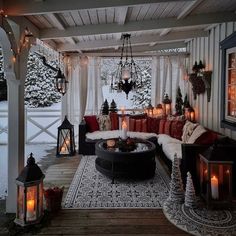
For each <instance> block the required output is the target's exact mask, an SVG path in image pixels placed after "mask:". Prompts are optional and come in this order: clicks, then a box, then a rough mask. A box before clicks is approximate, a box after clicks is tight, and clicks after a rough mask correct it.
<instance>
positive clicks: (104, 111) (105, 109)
mask: <svg viewBox="0 0 236 236" xmlns="http://www.w3.org/2000/svg"><path fill="white" fill-rule="evenodd" d="M108 114H109V104H108V101H107V99H105V102H104V103H103V105H102V115H108Z"/></svg>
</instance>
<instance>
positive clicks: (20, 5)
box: [3, 0, 192, 16]
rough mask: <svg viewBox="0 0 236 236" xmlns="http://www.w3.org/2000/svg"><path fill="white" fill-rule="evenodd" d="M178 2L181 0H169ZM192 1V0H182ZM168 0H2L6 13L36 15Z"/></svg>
mask: <svg viewBox="0 0 236 236" xmlns="http://www.w3.org/2000/svg"><path fill="white" fill-rule="evenodd" d="M171 1H172V2H173V1H175V2H178V1H183V0H171ZM184 1H192V0H184ZM161 2H170V0H113V1H111V0H99V1H97V0H96V1H95V0H86V1H80V0H79V1H78V0H66V1H64V0H47V1H43V0H41V1H25V0H17V1H16V0H3V6H4V11H5V13H6V14H8V15H14V16H16V15H37V14H46V13H62V12H66V11H72V10H83V9H95V8H109V7H124V6H136V5H143V4H150V3H161Z"/></svg>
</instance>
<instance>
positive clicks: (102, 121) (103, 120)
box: [97, 115, 111, 131]
mask: <svg viewBox="0 0 236 236" xmlns="http://www.w3.org/2000/svg"><path fill="white" fill-rule="evenodd" d="M97 121H98V125H99V130H100V131H107V130H111V119H110V116H109V115H99V116H97Z"/></svg>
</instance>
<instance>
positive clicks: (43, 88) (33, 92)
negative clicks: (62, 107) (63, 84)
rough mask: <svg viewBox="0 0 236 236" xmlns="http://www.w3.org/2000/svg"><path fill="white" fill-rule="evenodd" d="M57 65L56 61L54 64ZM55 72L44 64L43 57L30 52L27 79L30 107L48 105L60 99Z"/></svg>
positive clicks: (26, 86) (27, 98) (26, 89)
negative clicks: (55, 81) (55, 83)
mask: <svg viewBox="0 0 236 236" xmlns="http://www.w3.org/2000/svg"><path fill="white" fill-rule="evenodd" d="M52 65H53V66H54V67H56V62H54V63H53V64H52ZM54 77H55V72H54V71H52V70H51V69H49V68H48V67H46V66H45V65H43V62H42V61H41V59H40V58H39V57H38V56H37V55H36V54H34V53H30V55H29V58H28V63H27V75H26V80H25V104H26V105H28V106H29V107H47V106H51V105H52V104H53V103H57V102H59V101H60V99H61V96H60V93H58V92H57V91H56V90H55V86H54Z"/></svg>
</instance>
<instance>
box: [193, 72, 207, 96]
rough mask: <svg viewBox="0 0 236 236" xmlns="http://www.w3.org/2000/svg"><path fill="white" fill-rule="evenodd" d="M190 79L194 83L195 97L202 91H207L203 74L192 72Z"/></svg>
mask: <svg viewBox="0 0 236 236" xmlns="http://www.w3.org/2000/svg"><path fill="white" fill-rule="evenodd" d="M189 81H190V82H191V84H192V90H193V98H194V99H196V98H197V94H201V93H204V92H205V84H204V82H203V80H202V77H201V76H197V74H195V73H193V74H190V76H189Z"/></svg>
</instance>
